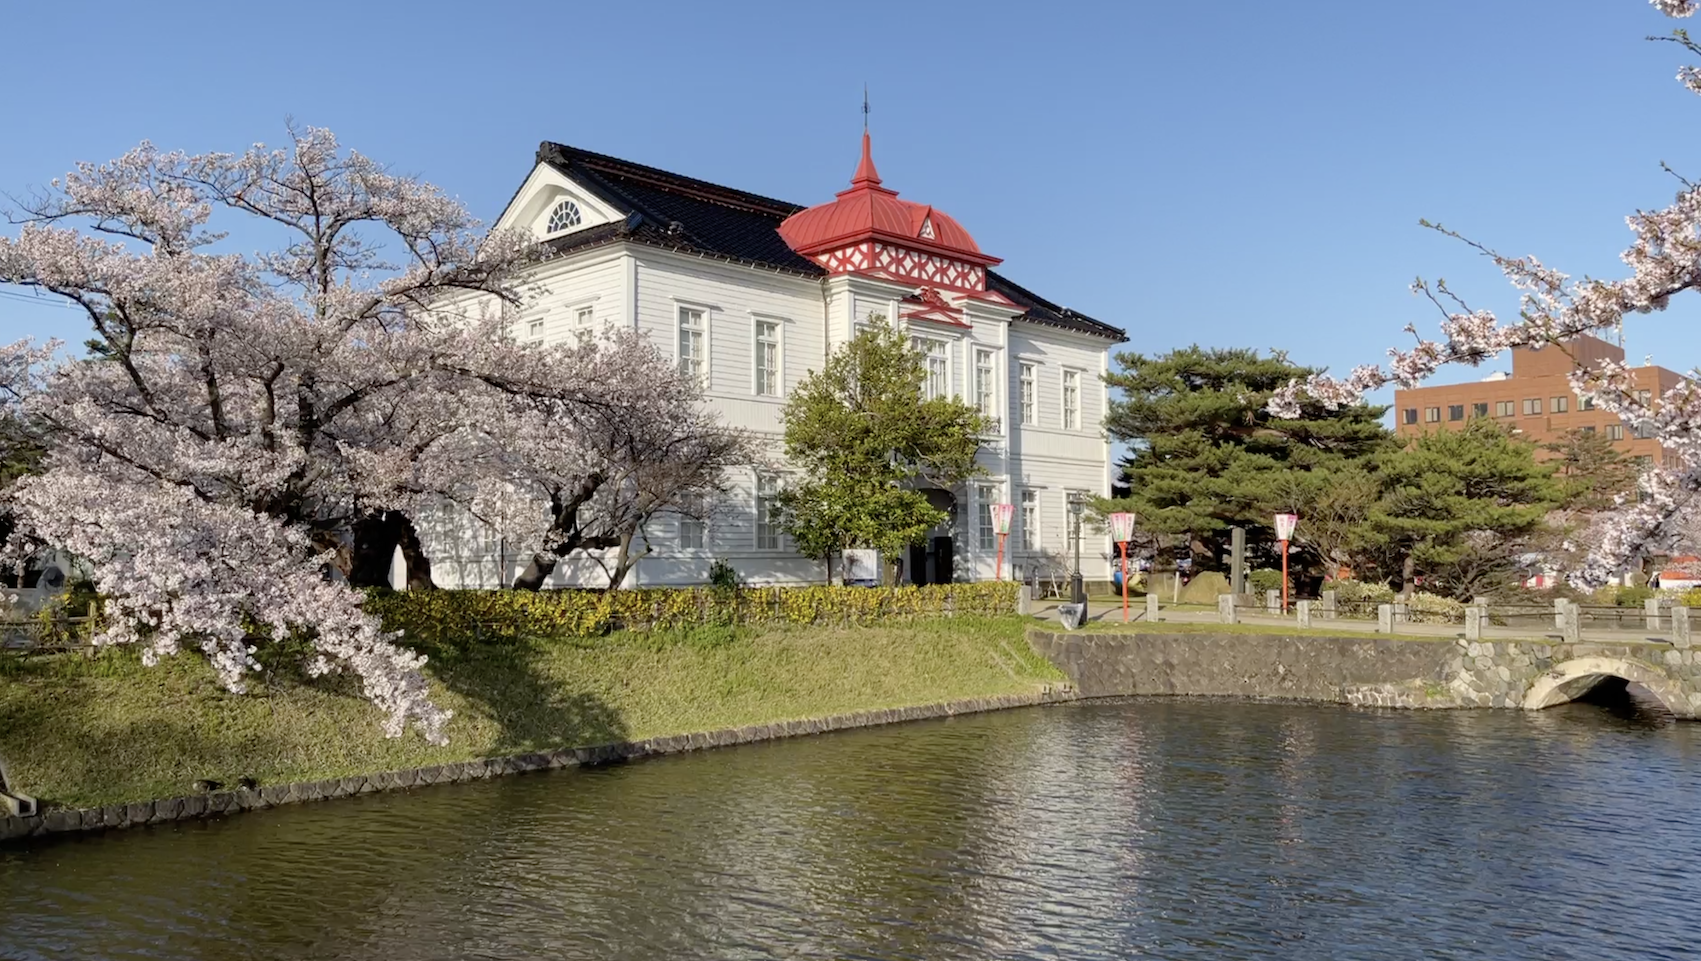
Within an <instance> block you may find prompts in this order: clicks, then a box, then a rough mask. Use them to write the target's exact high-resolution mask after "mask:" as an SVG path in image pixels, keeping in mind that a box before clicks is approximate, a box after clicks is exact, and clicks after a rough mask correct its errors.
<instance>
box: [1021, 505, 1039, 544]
mask: <svg viewBox="0 0 1701 961" xmlns="http://www.w3.org/2000/svg"><path fill="white" fill-rule="evenodd" d="M1021 534H1022V550H1024V551H1031V550H1033V549H1034V548H1036V547H1038V546H1039V491H1023V492H1022V532H1021Z"/></svg>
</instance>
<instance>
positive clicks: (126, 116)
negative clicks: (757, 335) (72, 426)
mask: <svg viewBox="0 0 1701 961" xmlns="http://www.w3.org/2000/svg"><path fill="white" fill-rule="evenodd" d="M633 9H634V8H631V7H629V6H628V5H625V4H611V3H594V4H586V3H552V4H518V3H496V4H487V5H483V6H481V7H479V8H477V9H476V12H475V8H474V7H473V6H472V5H468V4H441V3H432V2H427V0H412V2H409V3H406V4H401V3H377V2H362V3H347V2H344V3H338V4H324V3H313V2H303V3H297V4H294V5H292V6H291V7H290V9H289V11H288V12H287V14H286V13H284V12H282V11H281V10H280V9H278V8H275V7H273V8H268V7H255V6H252V5H239V4H219V5H212V4H208V5H203V6H200V7H196V6H194V5H191V4H173V5H171V8H170V10H171V12H170V13H166V12H164V11H165V8H158V7H151V6H148V5H139V4H137V5H132V4H123V5H120V4H112V5H88V4H74V3H62V4H52V5H49V4H33V5H29V6H28V7H24V8H14V9H12V10H9V11H8V14H7V19H8V23H7V32H8V34H9V35H10V39H11V40H12V42H11V43H9V44H8V45H7V64H6V72H7V85H8V87H9V94H10V95H9V97H8V101H9V106H10V109H9V110H8V112H7V114H8V115H7V117H6V119H5V121H4V123H5V127H4V130H5V132H4V134H3V141H0V142H3V149H0V189H3V190H5V191H7V192H10V193H14V194H15V193H17V192H20V191H23V190H26V189H27V188H29V187H31V186H32V185H37V184H41V183H44V182H46V181H47V180H48V179H49V178H52V177H54V176H56V175H58V174H60V173H62V172H63V171H65V170H66V169H68V168H69V167H70V166H71V164H72V163H73V162H75V161H78V160H104V159H108V158H111V157H114V156H117V155H118V154H120V153H122V152H123V151H124V150H126V149H128V148H129V147H131V146H133V145H134V144H135V143H137V142H138V141H140V140H142V139H144V138H146V139H151V140H153V141H154V142H156V143H157V144H159V145H161V146H162V147H168V148H174V149H176V148H181V149H185V150H190V151H199V150H214V149H218V150H239V149H241V148H243V147H244V146H245V145H247V144H249V143H251V142H254V141H259V140H265V141H276V140H278V139H279V138H280V137H281V134H282V128H283V124H284V120H285V118H286V117H294V118H296V119H297V120H298V121H300V122H303V123H308V124H314V125H320V126H326V127H330V128H331V129H333V130H335V131H336V132H337V134H338V135H339V136H340V137H341V138H342V140H343V142H344V143H345V144H347V145H350V146H353V147H355V148H357V149H360V150H361V151H363V152H365V153H367V154H369V155H372V156H374V157H377V158H379V159H382V160H385V161H387V162H389V163H391V164H393V165H394V166H395V167H397V168H398V169H401V170H405V171H408V172H414V173H418V174H420V175H422V176H424V177H425V178H426V179H429V180H431V181H433V182H435V183H437V184H439V185H441V186H442V187H444V188H445V189H446V190H448V191H449V192H450V193H453V194H455V195H457V196H459V197H460V198H461V199H462V200H463V201H464V202H466V203H467V204H468V205H469V206H470V207H471V208H472V209H473V210H474V211H475V212H476V213H477V214H478V215H480V216H481V217H483V218H484V219H486V220H489V219H493V218H494V217H495V216H496V214H497V213H498V212H499V210H500V208H501V205H502V204H503V203H504V202H505V201H506V200H507V198H508V197H509V195H510V194H511V193H512V191H513V190H514V188H515V187H516V186H517V185H518V183H519V181H520V180H521V178H523V177H524V175H525V174H526V172H527V170H528V169H529V167H530V164H531V159H532V153H533V151H534V150H535V149H536V145H537V143H538V141H540V140H545V139H550V140H559V141H563V142H566V143H570V144H573V145H576V146H581V147H585V148H588V149H592V150H598V151H602V152H605V153H611V154H615V155H618V156H622V157H627V158H630V159H633V160H637V161H641V162H644V163H650V164H654V165H657V166H661V167H665V168H668V169H672V170H677V171H679V172H682V173H686V174H690V175H694V176H698V177H702V178H705V179H708V180H714V181H719V182H722V183H726V184H729V185H732V186H736V187H741V188H744V189H748V190H753V191H756V192H759V193H764V194H769V195H772V196H778V197H782V198H786V199H789V200H795V201H797V202H800V203H815V202H820V201H822V200H825V199H828V198H829V197H830V196H831V194H832V193H833V192H834V191H835V190H838V189H840V188H842V187H843V186H844V185H845V183H846V181H847V180H848V178H849V176H850V173H851V171H852V169H853V167H854V166H855V161H856V150H857V137H858V134H859V133H860V127H861V113H860V103H861V97H862V86H863V83H864V82H866V83H867V84H868V85H869V88H870V90H871V95H872V100H873V118H872V119H873V123H872V126H873V131H874V144H875V157H876V160H877V161H878V162H879V165H880V171H881V174H882V176H883V177H884V178H885V180H886V183H887V185H888V186H891V187H894V188H896V189H898V190H900V191H901V192H902V193H903V194H904V195H905V196H906V197H909V198H911V199H915V200H920V201H923V202H927V203H932V204H935V205H937V206H939V207H941V208H943V209H945V210H947V211H949V212H950V213H952V214H953V215H955V216H956V217H957V218H958V219H959V220H960V221H961V222H962V223H963V224H964V225H965V226H966V227H968V229H969V230H970V231H971V232H972V233H973V234H974V235H975V237H976V239H977V240H978V241H979V242H980V244H981V246H982V248H983V249H985V250H987V251H988V252H990V253H992V254H994V255H997V256H1001V257H1003V258H1005V264H1004V270H1005V272H1006V273H1007V274H1008V275H1009V276H1011V277H1012V278H1014V279H1016V280H1018V281H1019V282H1021V283H1023V284H1026V285H1028V286H1030V287H1033V288H1034V289H1036V290H1038V291H1040V292H1041V293H1043V294H1045V295H1047V296H1049V297H1052V298H1053V299H1056V300H1059V301H1061V302H1063V303H1065V304H1068V305H1070V306H1072V307H1075V308H1076V309H1079V310H1082V311H1085V312H1087V313H1090V314H1092V315H1094V316H1097V317H1099V318H1101V319H1103V320H1106V321H1109V322H1111V323H1114V324H1117V325H1119V326H1122V327H1125V328H1126V329H1127V330H1128V331H1129V333H1130V337H1131V344H1130V345H1129V346H1131V347H1133V348H1135V349H1139V350H1142V351H1148V352H1153V351H1162V350H1166V349H1168V348H1171V347H1176V346H1182V345H1185V344H1187V343H1190V342H1195V341H1197V342H1199V343H1203V344H1206V345H1219V346H1254V347H1275V346H1280V347H1286V348H1288V349H1289V351H1290V352H1291V354H1292V356H1293V357H1294V358H1295V359H1296V360H1299V361H1302V362H1305V363H1311V364H1317V365H1330V366H1333V367H1334V368H1335V369H1336V370H1338V371H1344V370H1345V369H1346V368H1347V367H1350V366H1351V365H1352V364H1354V363H1359V362H1364V361H1367V360H1374V359H1378V358H1380V356H1381V355H1382V352H1383V350H1384V349H1385V348H1386V347H1387V346H1389V345H1391V344H1395V343H1399V342H1401V340H1402V338H1403V337H1404V336H1405V335H1402V334H1401V333H1400V328H1401V327H1402V326H1403V325H1405V324H1406V323H1409V322H1417V323H1419V324H1420V326H1424V327H1425V329H1428V330H1433V321H1434V319H1435V315H1434V313H1433V309H1432V308H1429V307H1428V305H1427V304H1425V303H1423V302H1421V301H1419V300H1417V299H1416V298H1414V297H1412V296H1411V295H1410V293H1409V292H1408V290H1407V285H1408V284H1409V283H1410V281H1411V280H1412V278H1413V277H1414V276H1416V275H1419V274H1422V275H1424V276H1426V277H1430V278H1434V277H1437V276H1441V277H1445V278H1446V279H1447V280H1448V281H1449V283H1450V284H1451V285H1452V286H1454V287H1455V288H1456V289H1458V290H1460V291H1461V292H1463V293H1465V294H1466V295H1467V296H1468V297H1469V298H1470V299H1471V300H1472V301H1473V305H1477V306H1488V307H1492V308H1495V309H1497V310H1502V311H1509V310H1511V309H1512V308H1513V307H1514V304H1515V301H1514V299H1513V298H1512V297H1511V295H1510V294H1509V292H1508V288H1507V287H1506V285H1505V284H1504V283H1503V282H1501V281H1500V280H1499V279H1498V275H1497V274H1496V273H1495V272H1494V271H1493V270H1492V268H1491V267H1490V266H1489V265H1487V264H1485V263H1483V262H1482V261H1481V260H1480V258H1477V257H1475V256H1474V255H1472V254H1471V253H1470V252H1469V251H1468V250H1466V249H1465V248H1463V247H1462V246H1461V245H1459V244H1457V243H1456V242H1453V241H1448V240H1446V239H1444V238H1442V237H1439V236H1436V235H1434V234H1432V233H1430V232H1428V231H1425V230H1423V229H1421V228H1419V227H1418V226H1417V220H1418V218H1419V217H1428V218H1430V219H1433V220H1439V221H1441V222H1443V223H1445V224H1447V225H1448V226H1450V227H1456V228H1458V229H1461V230H1463V231H1465V232H1467V233H1469V234H1470V235H1472V236H1474V237H1476V238H1478V239H1481V240H1483V241H1485V242H1489V243H1491V244H1493V245H1496V246H1498V247H1500V248H1501V249H1503V250H1504V251H1505V252H1508V253H1513V254H1525V253H1533V254H1536V255H1537V256H1539V257H1541V258H1542V259H1543V260H1544V261H1546V262H1548V263H1550V264H1552V265H1554V266H1556V267H1559V268H1561V269H1565V270H1568V271H1570V272H1572V273H1574V274H1577V275H1582V274H1593V275H1596V276H1616V275H1618V273H1619V271H1620V267H1619V264H1618V261H1617V259H1616V258H1617V254H1618V252H1619V250H1620V249H1621V248H1622V247H1623V245H1624V243H1625V241H1626V239H1627V237H1628V233H1627V231H1626V230H1625V228H1624V226H1623V219H1622V218H1623V216H1624V215H1625V214H1626V213H1629V212H1630V211H1632V210H1634V209H1636V208H1637V207H1651V206H1657V205H1663V204H1664V203H1666V202H1668V201H1669V200H1670V198H1671V196H1672V194H1673V192H1674V189H1675V187H1676V182H1675V181H1674V180H1672V179H1671V178H1670V177H1669V176H1668V175H1667V174H1665V173H1662V172H1661V171H1660V169H1659V161H1661V160H1665V161H1667V162H1669V163H1671V164H1672V166H1673V167H1675V168H1677V169H1678V170H1679V171H1681V172H1684V173H1686V174H1687V175H1689V176H1690V177H1691V178H1693V179H1701V150H1698V149H1697V148H1698V147H1701V123H1698V122H1697V121H1701V99H1698V98H1695V97H1693V96H1692V95H1689V94H1687V93H1685V92H1683V91H1682V89H1681V88H1680V87H1679V86H1678V85H1677V84H1676V83H1675V82H1674V81H1673V80H1672V76H1673V74H1674V73H1675V71H1676V68H1677V66H1678V65H1679V64H1680V63H1682V62H1684V61H1683V59H1682V53H1683V51H1681V50H1680V49H1679V48H1677V47H1676V46H1675V45H1671V44H1652V43H1648V42H1646V41H1645V40H1644V39H1643V38H1644V37H1645V36H1647V35H1648V34H1652V33H1665V32H1666V31H1668V30H1669V29H1670V28H1671V27H1672V26H1674V25H1675V24H1674V23H1672V22H1670V21H1666V20H1664V19H1663V18H1661V17H1659V16H1658V15H1657V14H1656V13H1654V11H1653V10H1652V9H1651V8H1650V7H1649V6H1648V5H1647V4H1646V3H1644V2H1641V0H1558V2H1556V0H1494V2H1483V0H1428V2H1426V3H1423V4H1398V3H1366V2H1356V3H1347V2H1338V0H1308V2H1305V3H1284V4H1276V3H1267V2H1266V3H1253V2H1234V3H1186V2H1176V0H1171V2H1168V3H1161V4H1160V3H1112V4H1075V3H1067V2H1052V3H1045V4H1033V3H1020V4H1016V3H975V4H967V3H963V4H944V3H929V4H917V3H881V2H861V3H857V4H853V5H850V6H845V5H832V6H828V5H821V4H796V3H772V4H732V3H728V4H703V3H679V4H668V3H655V2H652V3H650V4H646V5H644V6H643V7H642V13H641V14H634V13H632V12H631V11H632V10H633ZM1695 316H1696V312H1695V308H1694V307H1692V306H1690V305H1689V304H1687V303H1684V304H1682V305H1680V306H1679V307H1677V308H1674V309H1673V310H1672V311H1670V312H1669V313H1668V314H1666V315H1661V316H1656V317H1654V318H1648V319H1639V320H1638V321H1637V322H1636V323H1635V324H1634V325H1633V326H1632V327H1631V328H1630V329H1629V330H1628V331H1627V339H1628V345H1627V346H1628V349H1629V352H1630V354H1631V356H1632V358H1634V359H1640V358H1641V356H1642V355H1643V354H1646V353H1652V354H1654V355H1655V356H1656V358H1657V360H1658V361H1659V362H1661V363H1663V364H1664V365H1666V366H1668V367H1674V368H1677V369H1688V368H1690V367H1692V366H1694V365H1696V364H1697V363H1701V339H1698V338H1697V337H1696V336H1695V334H1694V333H1693V330H1694V326H1693V325H1694V320H1695ZM23 334H33V335H37V336H48V335H56V336H61V337H65V338H66V339H69V340H71V341H72V342H73V343H75V342H79V341H81V340H82V339H83V336H84V335H83V331H82V329H81V326H80V324H79V322H78V320H77V318H76V315H75V314H73V313H71V312H68V311H64V310H58V309H52V308H48V307H45V306H39V305H35V304H32V303H30V302H28V301H25V300H20V299H18V298H17V297H15V296H3V295H0V337H5V338H7V339H10V338H11V337H15V336H19V335H23ZM1476 376H1481V374H1480V372H1471V371H1465V372H1459V373H1455V374H1453V375H1452V376H1451V377H1450V378H1443V379H1444V380H1445V379H1454V380H1458V379H1470V378H1472V377H1476Z"/></svg>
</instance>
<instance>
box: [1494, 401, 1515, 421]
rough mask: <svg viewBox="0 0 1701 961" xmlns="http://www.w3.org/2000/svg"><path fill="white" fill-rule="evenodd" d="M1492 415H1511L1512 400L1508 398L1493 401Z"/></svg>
mask: <svg viewBox="0 0 1701 961" xmlns="http://www.w3.org/2000/svg"><path fill="white" fill-rule="evenodd" d="M1494 416H1496V417H1511V416H1512V402H1511V401H1509V400H1497V401H1495V402H1494Z"/></svg>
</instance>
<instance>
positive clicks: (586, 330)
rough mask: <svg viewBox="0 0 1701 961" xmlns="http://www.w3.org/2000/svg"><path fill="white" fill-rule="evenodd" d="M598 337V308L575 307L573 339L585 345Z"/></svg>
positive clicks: (580, 344)
mask: <svg viewBox="0 0 1701 961" xmlns="http://www.w3.org/2000/svg"><path fill="white" fill-rule="evenodd" d="M596 339H597V309H596V308H595V307H591V306H588V305H587V306H581V307H575V308H573V340H574V342H575V343H577V344H578V345H579V346H581V347H583V346H584V345H586V344H589V343H590V342H591V341H593V340H596Z"/></svg>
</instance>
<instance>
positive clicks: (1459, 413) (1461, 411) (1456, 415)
mask: <svg viewBox="0 0 1701 961" xmlns="http://www.w3.org/2000/svg"><path fill="white" fill-rule="evenodd" d="M1447 419H1448V420H1464V419H1465V405H1464V404H1448V405H1447Z"/></svg>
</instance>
